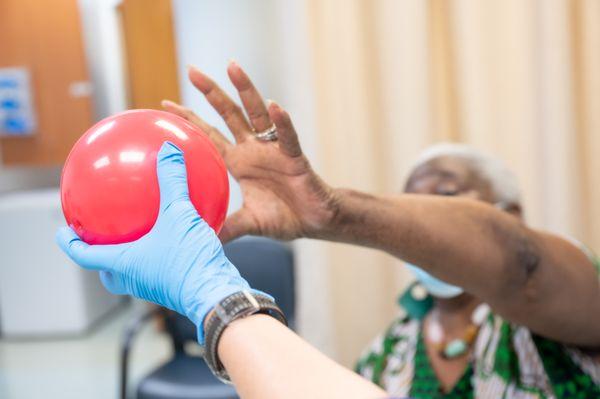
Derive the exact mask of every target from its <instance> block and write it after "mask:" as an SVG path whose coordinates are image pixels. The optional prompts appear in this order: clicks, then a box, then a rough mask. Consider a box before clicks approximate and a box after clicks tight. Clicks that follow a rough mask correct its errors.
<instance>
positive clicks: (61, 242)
mask: <svg viewBox="0 0 600 399" xmlns="http://www.w3.org/2000/svg"><path fill="white" fill-rule="evenodd" d="M56 243H57V244H58V246H59V247H60V248H61V249H62V250H63V252H64V253H66V254H67V255H68V256H69V258H71V259H72V260H73V262H75V263H77V264H78V265H79V266H81V267H83V268H85V269H90V270H110V269H112V268H113V267H114V265H115V260H116V259H117V257H118V256H119V255H120V254H121V253H122V251H123V249H124V245H125V244H119V245H89V244H87V243H85V242H83V241H82V240H81V239H80V238H79V236H77V234H76V233H75V232H74V231H73V229H71V228H70V227H66V226H65V227H61V228H59V229H58V231H57V232H56Z"/></svg>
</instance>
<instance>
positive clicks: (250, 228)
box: [219, 208, 257, 244]
mask: <svg viewBox="0 0 600 399" xmlns="http://www.w3.org/2000/svg"><path fill="white" fill-rule="evenodd" d="M256 232H257V226H256V222H255V220H254V218H253V217H252V215H251V214H250V213H249V212H248V211H247V210H245V209H243V208H242V209H240V210H239V211H237V212H235V213H233V214H232V215H230V216H229V217H228V218H227V219H226V220H225V224H224V225H223V228H222V229H221V232H220V233H219V239H220V240H221V242H222V243H223V244H225V243H226V242H229V241H231V240H235V239H236V238H238V237H241V236H243V235H246V234H254V233H256Z"/></svg>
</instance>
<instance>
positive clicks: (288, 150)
mask: <svg viewBox="0 0 600 399" xmlns="http://www.w3.org/2000/svg"><path fill="white" fill-rule="evenodd" d="M269 115H271V119H272V120H273V123H275V126H276V127H277V137H278V142H279V148H280V149H281V151H282V152H283V153H284V154H286V155H289V156H290V157H298V156H300V155H302V149H301V148H300V143H299V141H298V134H296V129H294V125H293V124H292V120H291V118H290V115H289V114H288V113H287V112H286V111H285V110H284V109H283V108H281V107H280V106H279V105H278V104H276V103H274V102H270V104H269Z"/></svg>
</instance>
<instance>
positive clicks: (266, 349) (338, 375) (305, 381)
mask: <svg viewBox="0 0 600 399" xmlns="http://www.w3.org/2000/svg"><path fill="white" fill-rule="evenodd" d="M218 352H219V358H220V359H221V362H222V363H223V365H224V366H225V369H226V370H227V372H228V373H229V376H230V377H231V380H232V382H233V383H234V385H235V387H236V389H237V391H238V393H239V394H240V396H241V397H242V399H255V398H256V399H279V398H287V399H293V398H298V399H305V398H317V399H318V398H323V399H325V398H326V399H335V398H340V399H352V398H357V399H358V398H360V399H368V398H385V397H386V394H385V392H384V391H383V390H381V389H380V388H378V387H377V386H376V385H374V384H372V383H371V382H369V381H367V380H365V379H363V378H361V377H360V376H358V375H357V374H355V373H353V372H351V371H350V370H347V369H345V368H343V367H342V366H340V365H338V364H337V363H335V362H334V361H332V360H331V359H329V358H327V357H326V356H325V355H323V354H322V353H320V352H319V351H317V350H316V349H315V348H313V347H312V346H310V345H309V344H308V343H306V342H305V341H303V340H302V339H301V338H300V337H298V336H297V335H296V334H294V333H293V332H292V331H291V330H289V329H288V328H287V327H285V326H284V325H283V324H281V323H280V322H278V321H277V320H275V319H273V318H272V317H270V316H266V315H254V316H250V317H247V318H244V319H240V320H236V321H234V322H233V323H232V324H231V325H229V326H228V327H227V328H226V329H225V331H224V332H223V335H222V336H221V339H220V341H219V347H218Z"/></svg>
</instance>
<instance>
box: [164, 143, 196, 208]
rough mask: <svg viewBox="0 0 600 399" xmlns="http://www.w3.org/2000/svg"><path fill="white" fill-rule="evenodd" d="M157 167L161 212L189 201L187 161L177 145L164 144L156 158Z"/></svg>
mask: <svg viewBox="0 0 600 399" xmlns="http://www.w3.org/2000/svg"><path fill="white" fill-rule="evenodd" d="M156 167H157V170H156V172H157V175H158V186H159V188H160V209H161V211H164V210H165V209H166V208H168V207H169V205H171V204H172V203H173V202H176V201H180V200H187V199H189V192H188V183H187V172H186V169H185V160H184V159H183V153H182V152H181V150H180V149H179V148H178V147H177V146H176V145H175V144H173V143H170V142H168V141H166V142H165V143H163V145H162V147H161V148H160V151H159V152H158V155H157V157H156Z"/></svg>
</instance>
